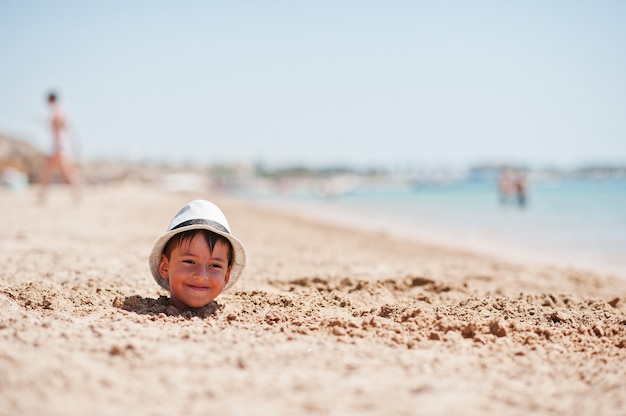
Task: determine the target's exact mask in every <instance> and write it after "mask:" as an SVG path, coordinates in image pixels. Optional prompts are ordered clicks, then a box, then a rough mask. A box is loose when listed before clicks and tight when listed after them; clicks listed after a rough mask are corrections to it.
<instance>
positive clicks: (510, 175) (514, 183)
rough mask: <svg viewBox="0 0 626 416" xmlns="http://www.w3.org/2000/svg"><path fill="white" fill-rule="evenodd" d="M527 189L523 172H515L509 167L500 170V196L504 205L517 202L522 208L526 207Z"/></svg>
mask: <svg viewBox="0 0 626 416" xmlns="http://www.w3.org/2000/svg"><path fill="white" fill-rule="evenodd" d="M526 188H527V184H526V175H525V173H524V172H523V171H522V170H519V169H517V170H514V169H512V168H511V167H509V166H504V167H502V169H500V175H499V176H498V194H499V196H500V203H501V204H502V205H506V204H509V203H511V202H512V201H515V202H517V205H518V206H520V207H524V206H526Z"/></svg>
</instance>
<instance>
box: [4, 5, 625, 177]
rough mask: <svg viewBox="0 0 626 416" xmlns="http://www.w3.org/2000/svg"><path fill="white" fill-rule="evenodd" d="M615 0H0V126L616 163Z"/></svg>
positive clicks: (280, 150) (306, 155)
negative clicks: (52, 124)
mask: <svg viewBox="0 0 626 416" xmlns="http://www.w3.org/2000/svg"><path fill="white" fill-rule="evenodd" d="M625 22H626V2H624V1H584V2H581V1H518V2H513V1H427V2H426V1H424V2H422V1H394V0H390V1H315V2H294V1H220V2H218V1H178V2H174V1H170V2H166V1H106V2H80V1H29V0H24V1H19V0H15V1H4V0H0V56H2V64H1V65H0V132H4V133H9V134H12V135H17V136H19V137H23V138H26V139H28V140H30V141H32V142H33V143H34V144H36V145H38V146H40V147H42V148H45V147H46V146H47V141H48V140H49V138H48V135H47V132H46V131H45V129H44V128H43V127H42V126H41V125H38V124H37V116H38V115H39V114H43V113H44V111H45V106H44V96H45V93H46V92H47V91H48V90H49V89H51V88H54V89H56V90H58V91H59V92H60V94H61V103H62V104H63V105H64V107H65V108H66V111H67V112H68V114H69V116H70V117H71V119H72V121H73V123H74V125H75V126H76V127H77V131H78V132H79V137H80V142H81V148H82V154H83V156H84V157H96V156H111V155H122V156H128V155H134V156H139V157H146V158H157V159H171V160H177V161H180V160H192V161H196V162H200V163H205V162H211V163H214V162H219V161H225V162H231V161H249V160H260V161H264V162H266V163H279V164H282V163H310V164H327V163H349V164H359V165H362V164H383V165H386V164H396V163H402V164H406V163H408V164H419V163H422V164H427V165H437V164H450V165H462V164H468V163H477V162H483V161H500V160H505V161H523V162H528V163H531V164H547V163H554V164H557V165H573V164H579V163H590V162H621V163H623V162H626V24H625Z"/></svg>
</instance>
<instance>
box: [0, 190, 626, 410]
mask: <svg viewBox="0 0 626 416" xmlns="http://www.w3.org/2000/svg"><path fill="white" fill-rule="evenodd" d="M195 198H204V199H210V200H212V201H214V202H216V203H217V204H218V205H220V207H221V208H222V210H223V211H224V212H225V213H226V215H227V217H228V220H229V222H230V225H231V227H232V229H233V232H234V234H235V235H237V236H238V237H239V238H240V239H241V240H242V241H243V242H244V244H245V245H246V248H247V250H248V257H249V263H248V267H247V269H246V271H245V274H244V276H243V277H242V279H241V280H240V281H239V282H238V283H237V285H236V286H234V287H233V288H232V289H231V290H230V291H229V292H226V293H224V294H223V295H221V296H220V297H218V298H217V300H216V302H214V303H212V304H210V305H208V306H206V307H204V308H201V309H199V310H194V311H186V312H180V311H178V310H176V309H174V308H173V307H171V306H168V303H167V300H166V299H165V298H164V297H162V296H164V295H166V293H164V292H163V291H162V290H160V289H159V288H158V286H157V285H156V283H155V282H154V281H153V279H152V277H151V275H150V272H149V269H148V261H147V258H148V254H149V252H150V250H151V248H152V244H153V242H154V241H155V239H156V238H157V237H159V236H160V234H161V233H162V232H163V231H164V229H165V227H166V226H167V223H168V222H169V220H170V219H171V217H172V215H173V214H174V213H175V212H176V211H177V210H178V208H180V207H181V206H182V205H183V204H184V203H186V202H188V201H189V200H191V199H195ZM0 218H2V224H1V225H0V259H1V262H2V266H3V267H2V269H0V415H84V414H91V415H121V414H125V415H179V414H222V415H254V414H268V415H346V414H353V415H414V414H428V415H452V414H464V415H468V414H470V415H471V414H479V415H480V414H489V415H491V414H493V415H501V414H506V415H527V414H533V415H575V414H577V415H624V414H626V276H619V275H610V274H604V273H601V272H597V271H593V270H579V269H573V268H558V267H553V266H551V267H548V266H539V265H535V264H532V265H531V264H523V263H518V262H514V261H510V260H508V259H507V260H506V261H505V260H503V259H497V258H490V257H487V256H483V257H481V256H478V255H475V254H471V253H470V250H468V251H467V252H463V251H460V250H457V251H455V250H449V249H442V248H437V247H436V246H428V245H424V244H419V243H417V242H413V241H410V240H407V239H401V238H398V237H394V236H392V235H388V234H386V233H384V232H383V231H379V232H372V231H359V230H356V229H351V228H348V227H345V228H342V227H339V226H337V225H331V224H328V223H324V222H322V221H321V220H316V219H311V218H308V219H307V218H303V217H302V216H298V215H297V213H293V214H287V213H285V212H276V211H272V210H270V209H268V208H263V207H259V206H255V205H253V204H251V203H247V202H245V201H241V200H237V199H234V198H232V197H229V196H226V195H219V194H215V195H214V194H208V193H202V194H190V193H168V192H163V191H161V190H158V189H151V188H139V187H135V186H126V187H103V188H88V189H86V192H85V195H84V199H83V201H82V203H81V204H79V205H76V204H75V203H74V202H73V201H72V198H71V194H70V191H69V189H67V188H65V187H59V188H54V189H52V190H51V193H50V195H49V200H48V201H47V203H46V204H45V205H43V206H40V205H38V204H37V203H36V197H35V191H34V190H32V189H31V190H28V191H24V192H17V193H16V192H9V191H7V190H2V192H0Z"/></svg>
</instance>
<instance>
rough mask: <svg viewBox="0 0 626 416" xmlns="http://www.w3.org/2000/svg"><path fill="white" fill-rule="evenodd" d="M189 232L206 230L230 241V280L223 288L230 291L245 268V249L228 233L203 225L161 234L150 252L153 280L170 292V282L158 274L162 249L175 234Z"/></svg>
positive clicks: (189, 226)
mask: <svg viewBox="0 0 626 416" xmlns="http://www.w3.org/2000/svg"><path fill="white" fill-rule="evenodd" d="M190 230H207V231H211V232H214V233H215V234H218V235H221V236H222V237H224V238H226V239H227V240H228V241H230V245H231V246H232V248H233V264H232V267H231V270H230V278H229V279H228V283H226V285H225V286H224V290H225V291H226V290H228V289H230V288H231V287H232V286H233V285H234V284H235V283H236V282H237V280H239V278H240V277H241V275H242V273H243V269H244V268H245V267H246V249H245V247H244V246H243V244H242V243H241V241H239V240H238V239H237V238H235V237H234V236H232V235H231V234H229V233H226V232H224V231H221V230H218V229H216V228H213V227H211V226H210V225H205V224H194V225H188V226H186V227H180V228H176V229H174V230H171V231H168V232H167V233H165V234H163V235H162V236H161V237H160V238H159V239H158V240H156V242H155V243H154V246H153V247H152V252H151V253H150V271H151V272H152V277H153V278H154V280H155V281H156V282H157V283H158V284H159V286H161V287H162V288H163V289H166V290H167V291H169V290H170V281H169V280H168V279H164V278H163V276H161V273H159V264H160V263H161V254H162V253H163V249H164V248H165V245H166V244H167V242H168V241H170V239H171V238H172V237H173V236H175V235H176V234H180V233H182V232H185V231H190Z"/></svg>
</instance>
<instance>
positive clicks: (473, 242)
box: [234, 196, 626, 281]
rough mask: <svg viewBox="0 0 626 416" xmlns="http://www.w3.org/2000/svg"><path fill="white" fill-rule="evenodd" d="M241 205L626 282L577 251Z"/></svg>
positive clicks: (314, 207)
mask: <svg viewBox="0 0 626 416" xmlns="http://www.w3.org/2000/svg"><path fill="white" fill-rule="evenodd" d="M234 198H237V199H240V200H241V201H242V202H243V203H250V204H253V205H255V206H258V207H261V208H264V209H269V210H275V211H277V212H280V213H284V214H287V215H294V216H298V217H300V218H301V219H303V220H307V219H310V220H313V221H320V222H323V223H325V224H328V225H332V226H337V227H343V228H346V229H352V230H356V231H365V232H371V233H379V234H388V235H389V236H391V237H394V238H400V239H404V240H407V241H412V242H415V243H418V244H421V245H424V246H430V247H433V248H438V249H441V250H444V251H445V250H450V251H454V252H459V253H467V254H470V255H472V256H479V257H486V258H489V259H492V260H495V261H505V262H509V263H514V264H519V265H524V264H528V265H532V266H533V267H544V268H559V269H563V270H568V269H573V270H580V271H584V272H589V273H598V274H603V275H608V276H610V277H613V278H618V279H621V280H624V281H626V262H624V261H621V262H618V261H612V262H607V261H603V260H600V256H599V255H597V254H596V255H593V256H589V255H587V256H586V257H585V258H582V257H581V256H580V255H579V252H576V251H573V250H567V249H566V250H562V249H559V248H556V247H552V248H551V249H548V250H546V249H543V248H533V247H530V244H529V243H527V244H522V243H516V242H511V241H504V239H503V238H490V237H485V236H482V235H481V236H477V235H475V233H473V234H470V233H468V232H461V233H455V232H454V230H450V229H449V230H445V231H442V230H435V229H434V228H433V227H423V226H420V225H417V224H408V223H406V222H397V221H394V220H392V221H391V222H390V221H388V220H387V219H385V218H383V217H382V216H381V215H378V216H377V217H374V218H372V217H368V218H366V216H365V215H364V214H363V213H356V214H349V213H347V212H345V211H342V210H341V209H337V208H332V207H330V208H329V207H328V206H323V205H321V204H320V203H319V202H320V201H314V203H313V204H308V203H307V202H304V201H294V200H287V199H279V198H271V199H258V198H254V197H246V196H242V197H241V196H236V197H234Z"/></svg>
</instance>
